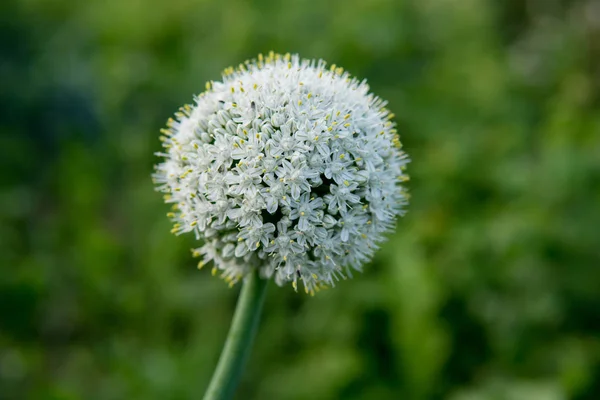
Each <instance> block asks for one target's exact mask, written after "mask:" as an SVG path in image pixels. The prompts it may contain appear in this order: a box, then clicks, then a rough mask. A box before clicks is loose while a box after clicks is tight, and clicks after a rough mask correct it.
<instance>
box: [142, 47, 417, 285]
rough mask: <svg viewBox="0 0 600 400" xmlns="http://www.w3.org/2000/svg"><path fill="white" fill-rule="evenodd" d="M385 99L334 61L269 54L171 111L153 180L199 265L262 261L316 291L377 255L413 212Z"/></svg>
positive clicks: (238, 274) (280, 276)
mask: <svg viewBox="0 0 600 400" xmlns="http://www.w3.org/2000/svg"><path fill="white" fill-rule="evenodd" d="M385 105H386V103H385V102H384V101H383V100H381V99H379V98H378V97H376V96H374V95H373V94H370V93H369V86H368V85H367V84H366V82H365V81H362V82H360V81H358V80H356V79H355V78H352V77H350V75H349V74H348V73H347V72H343V70H342V69H341V68H336V66H335V65H332V66H331V67H330V68H326V64H325V62H323V61H312V60H304V59H300V58H299V57H298V56H297V55H289V54H286V55H285V56H281V55H279V54H273V53H270V54H269V55H268V56H267V57H262V56H261V55H259V57H258V59H257V60H251V61H247V62H246V63H245V64H242V65H240V66H239V68H238V69H236V70H234V69H233V68H229V69H227V70H225V72H224V74H223V80H222V81H221V82H209V83H207V84H206V91H205V92H204V93H202V94H200V95H199V96H197V97H196V98H195V99H194V104H193V105H186V106H184V107H183V108H181V109H180V112H178V113H177V114H176V119H170V120H169V122H168V129H164V130H163V131H162V132H163V133H164V136H162V137H161V140H162V141H163V147H164V148H165V151H164V152H163V153H159V154H158V155H159V156H161V157H164V162H162V163H161V164H159V165H158V166H157V167H156V173H155V174H154V180H155V183H156V184H157V187H158V190H160V191H162V192H164V193H165V199H166V201H167V202H169V203H173V212H171V213H169V214H168V215H169V217H171V218H172V219H173V221H174V222H175V225H174V228H173V230H172V232H173V233H175V234H181V233H184V232H194V234H195V235H196V237H197V239H201V240H202V242H203V245H202V246H200V247H199V248H197V249H193V252H194V255H195V256H199V257H201V258H202V259H201V261H200V263H199V267H202V266H203V265H205V264H207V263H209V262H212V264H213V274H216V273H220V275H221V277H222V278H224V279H225V280H226V281H228V282H229V283H230V284H231V285H233V284H235V283H236V282H237V281H239V280H240V279H241V278H242V277H243V276H244V275H246V274H247V273H249V272H250V271H252V269H254V268H258V269H259V270H260V272H261V275H262V276H263V277H264V278H270V277H274V280H275V282H277V284H279V285H283V284H285V283H286V282H291V284H292V286H293V287H294V289H297V287H298V285H299V284H301V285H302V286H304V289H305V291H306V292H307V293H311V294H314V291H315V290H319V289H320V288H322V287H326V286H333V285H334V283H335V281H337V280H339V279H340V278H345V277H346V276H351V275H352V274H351V273H352V270H353V269H354V270H361V267H362V265H363V264H364V263H366V262H368V261H369V260H370V259H371V258H372V256H373V253H374V251H375V250H376V249H377V247H378V244H379V243H381V242H382V240H383V239H384V236H383V235H384V234H385V233H386V232H388V231H389V230H391V228H392V227H393V226H394V225H395V219H396V217H397V216H398V215H401V214H403V209H404V207H405V205H406V204H407V194H406V192H405V190H404V189H403V187H402V186H401V183H402V182H404V181H406V180H407V179H408V177H407V175H406V174H405V173H404V170H405V166H406V164H407V163H408V161H409V160H408V157H407V156H406V155H405V153H403V152H402V151H401V145H400V141H399V138H398V135H397V133H396V130H395V129H394V123H393V122H392V121H391V119H392V118H393V115H392V114H390V113H389V111H388V110H387V109H386V108H385Z"/></svg>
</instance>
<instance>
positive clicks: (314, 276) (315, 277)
mask: <svg viewBox="0 0 600 400" xmlns="http://www.w3.org/2000/svg"><path fill="white" fill-rule="evenodd" d="M310 276H312V277H313V279H314V280H315V281H317V280H319V277H318V276H317V274H311V275H310Z"/></svg>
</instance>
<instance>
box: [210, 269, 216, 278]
mask: <svg viewBox="0 0 600 400" xmlns="http://www.w3.org/2000/svg"><path fill="white" fill-rule="evenodd" d="M210 274H211V275H212V276H215V275H216V274H217V267H213V269H212V271H210Z"/></svg>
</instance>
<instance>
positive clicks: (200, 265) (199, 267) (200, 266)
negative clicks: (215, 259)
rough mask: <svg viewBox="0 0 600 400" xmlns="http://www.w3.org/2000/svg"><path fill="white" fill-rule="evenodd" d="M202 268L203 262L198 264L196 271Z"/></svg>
mask: <svg viewBox="0 0 600 400" xmlns="http://www.w3.org/2000/svg"><path fill="white" fill-rule="evenodd" d="M202 267H204V261H200V262H199V263H198V269H202Z"/></svg>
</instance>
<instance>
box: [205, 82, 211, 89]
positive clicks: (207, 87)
mask: <svg viewBox="0 0 600 400" xmlns="http://www.w3.org/2000/svg"><path fill="white" fill-rule="evenodd" d="M204 87H205V88H206V90H210V82H206V85H204Z"/></svg>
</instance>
